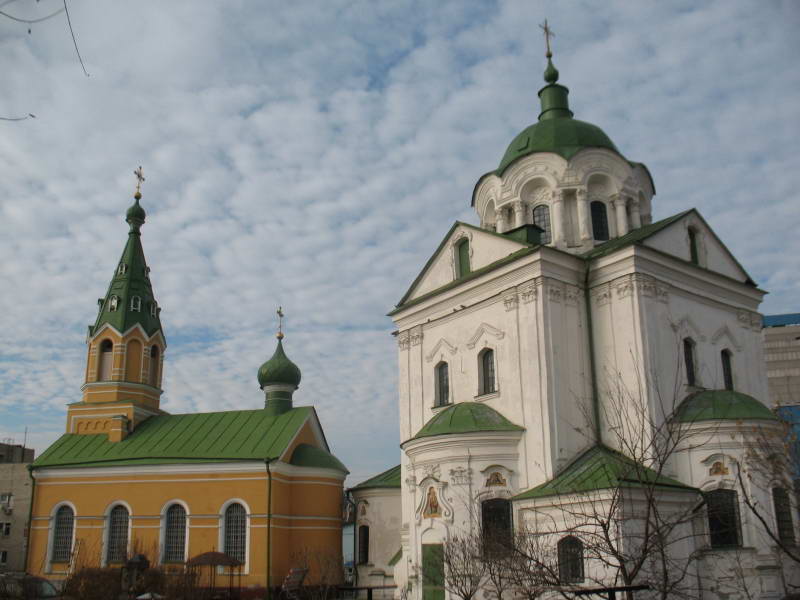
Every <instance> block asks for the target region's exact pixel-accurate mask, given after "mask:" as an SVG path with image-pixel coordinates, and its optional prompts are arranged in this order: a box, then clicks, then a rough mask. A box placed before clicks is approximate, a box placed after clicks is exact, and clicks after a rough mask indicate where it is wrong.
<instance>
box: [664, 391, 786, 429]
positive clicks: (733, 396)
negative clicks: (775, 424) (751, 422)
mask: <svg viewBox="0 0 800 600" xmlns="http://www.w3.org/2000/svg"><path fill="white" fill-rule="evenodd" d="M747 419H760V420H764V421H776V420H778V417H776V416H775V414H774V413H773V412H772V411H771V410H770V409H769V408H767V407H766V406H765V405H764V404H763V403H761V402H759V401H758V400H756V399H755V398H753V397H752V396H748V395H747V394H743V393H742V392H737V391H734V390H702V391H699V392H694V393H692V394H689V396H687V397H686V399H685V400H684V401H683V402H681V404H680V406H678V408H677V410H676V411H675V420H676V421H678V422H679V423H694V422H697V421H742V420H747Z"/></svg>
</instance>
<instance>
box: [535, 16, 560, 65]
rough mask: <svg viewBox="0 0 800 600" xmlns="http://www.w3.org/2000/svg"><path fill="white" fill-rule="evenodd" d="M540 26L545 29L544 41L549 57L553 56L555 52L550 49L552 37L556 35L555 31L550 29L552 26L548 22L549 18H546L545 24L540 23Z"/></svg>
mask: <svg viewBox="0 0 800 600" xmlns="http://www.w3.org/2000/svg"><path fill="white" fill-rule="evenodd" d="M539 27H540V28H541V29H542V31H544V43H545V44H546V45H547V54H546V56H547V58H550V57H551V56H553V53H552V52H551V51H550V38H551V37H556V34H555V32H554V31H553V30H552V29H550V26H549V25H548V24H547V19H545V20H544V24H543V25H539Z"/></svg>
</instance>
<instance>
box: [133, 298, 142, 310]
mask: <svg viewBox="0 0 800 600" xmlns="http://www.w3.org/2000/svg"><path fill="white" fill-rule="evenodd" d="M131 311H133V312H141V311H142V299H141V298H140V297H139V296H132V297H131Z"/></svg>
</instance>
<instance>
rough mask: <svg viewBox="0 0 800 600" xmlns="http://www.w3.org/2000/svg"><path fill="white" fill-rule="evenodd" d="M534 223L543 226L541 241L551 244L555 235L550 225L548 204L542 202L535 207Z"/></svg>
mask: <svg viewBox="0 0 800 600" xmlns="http://www.w3.org/2000/svg"><path fill="white" fill-rule="evenodd" d="M533 224H534V225H538V226H539V227H541V228H542V235H541V237H540V241H541V243H542V244H549V243H550V242H551V240H552V239H553V236H552V229H551V226H550V208H549V207H548V206H547V205H546V204H540V205H539V206H537V207H535V208H534V209H533Z"/></svg>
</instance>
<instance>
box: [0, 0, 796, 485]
mask: <svg viewBox="0 0 800 600" xmlns="http://www.w3.org/2000/svg"><path fill="white" fill-rule="evenodd" d="M0 4H2V6H0V10H1V11H3V12H5V13H7V14H9V15H12V16H14V17H17V18H23V19H34V18H38V17H41V16H45V15H47V14H50V13H52V12H54V11H56V10H58V9H59V8H60V7H61V6H62V4H61V3H60V2H58V1H57V0H41V1H40V2H33V0H16V1H12V2H7V1H5V2H2V3H0ZM68 6H69V16H70V19H71V23H72V26H73V30H74V33H75V38H76V40H77V45H78V48H79V50H80V54H81V56H82V58H83V60H84V63H85V66H86V70H87V72H88V73H89V76H88V77H87V76H85V75H84V73H83V71H82V69H81V65H80V63H79V61H78V58H77V56H76V53H75V48H74V47H73V41H72V38H71V36H70V30H69V26H68V23H67V20H66V15H65V14H64V13H61V14H59V15H57V16H55V17H53V18H51V19H49V20H46V21H43V22H41V23H37V24H34V25H32V26H31V32H30V33H28V26H27V25H25V24H23V23H20V22H17V21H14V20H12V19H9V18H6V17H3V16H2V15H0V73H2V74H3V76H2V83H0V117H3V118H15V117H22V116H24V115H26V114H28V113H33V114H35V115H36V118H35V119H33V118H28V119H26V120H23V121H4V120H0V290H1V291H0V440H2V439H5V438H11V439H14V440H15V441H16V442H17V443H21V442H22V441H23V436H24V431H25V428H26V427H27V429H28V435H27V443H28V445H32V446H33V447H34V448H36V450H37V452H42V451H43V450H44V449H45V448H46V447H47V445H48V444H50V443H51V442H52V441H54V440H55V439H56V438H57V437H58V436H59V435H61V433H62V432H63V430H64V425H65V405H66V404H67V403H69V402H75V401H78V400H80V397H81V390H80V387H81V384H82V378H83V373H84V366H85V358H86V346H85V336H86V326H87V325H88V324H89V323H90V322H92V321H93V320H94V318H95V315H96V310H97V304H96V300H97V298H99V297H101V296H103V295H104V294H105V291H106V288H107V286H108V283H109V281H110V279H111V277H112V274H113V272H114V268H115V266H116V263H117V261H118V258H119V255H120V253H121V252H122V248H123V246H124V243H125V239H126V235H127V229H128V228H127V225H126V224H125V223H124V214H125V210H126V209H127V207H128V206H129V205H130V204H131V201H132V194H133V191H134V187H135V177H134V175H133V170H134V169H135V168H137V167H138V166H139V165H142V166H143V169H144V174H145V177H146V181H145V183H144V185H143V188H142V193H143V198H142V206H143V207H144V208H145V209H146V210H147V223H146V224H145V225H144V227H143V230H142V242H143V245H144V249H145V254H146V256H147V260H148V264H149V266H150V268H151V269H152V272H151V280H152V282H153V286H154V289H155V294H156V298H157V300H158V302H159V305H160V306H161V307H162V313H161V320H162V324H163V327H164V331H165V334H166V337H167V343H168V348H167V352H166V355H165V367H164V385H163V387H164V395H163V397H162V408H164V409H165V410H167V411H169V412H195V411H215V410H235V409H249V408H258V407H260V406H262V405H263V395H262V393H261V391H260V390H259V389H258V384H257V381H256V371H257V369H258V367H259V365H260V364H261V363H262V362H264V361H265V360H266V359H267V358H269V357H270V356H271V355H272V352H273V351H274V348H275V337H274V334H275V331H276V326H277V317H276V314H275V311H276V308H277V307H278V306H279V305H280V306H283V309H284V311H285V313H286V321H285V331H286V339H285V340H284V345H285V349H286V352H287V354H288V355H289V356H290V358H291V359H292V360H293V361H294V362H295V363H296V364H297V365H298V366H299V367H300V368H301V370H302V374H303V380H302V383H301V386H300V389H299V390H298V391H297V393H296V394H295V404H297V405H305V404H313V405H314V406H315V407H316V409H317V411H318V414H319V417H320V419H321V421H322V424H323V427H324V429H325V432H326V436H327V440H328V442H329V444H330V446H331V449H332V451H333V452H334V454H336V455H337V456H338V457H339V458H340V459H341V460H342V461H343V462H344V463H345V464H346V465H347V466H348V467H349V469H350V471H351V475H350V477H349V479H348V481H347V483H348V485H349V484H353V483H356V482H358V481H360V480H363V479H365V478H367V477H368V476H371V475H373V474H375V473H378V472H380V471H383V470H385V469H387V468H389V467H391V466H394V465H396V464H397V463H399V460H400V459H399V452H400V450H399V446H398V444H399V442H400V439H399V432H398V411H397V345H396V342H395V340H394V338H393V337H392V335H391V332H392V330H393V327H392V323H391V320H390V319H389V318H388V317H386V313H387V312H388V311H389V310H391V309H392V308H393V307H394V305H395V304H396V302H397V301H398V300H399V299H400V297H401V296H402V295H403V293H404V292H405V290H406V289H407V287H408V285H409V284H410V283H411V281H412V280H413V279H414V277H415V276H416V275H417V274H418V272H419V270H420V269H421V268H422V266H423V265H424V264H425V261H426V260H427V259H428V257H429V256H430V254H431V253H432V252H433V250H434V249H435V248H436V246H437V245H438V243H439V242H440V240H441V238H442V237H443V236H444V234H445V233H446V232H447V230H448V229H449V227H450V226H451V225H452V223H453V221H455V220H464V221H467V222H471V223H477V221H478V219H477V215H476V214H475V213H474V212H473V211H472V209H471V208H470V198H471V193H472V189H473V186H474V185H475V182H476V181H477V180H478V178H479V177H480V176H481V175H482V174H484V173H486V172H487V171H490V170H493V169H495V168H496V167H497V165H498V163H499V162H500V158H501V157H502V155H503V153H504V151H505V148H506V146H507V145H508V143H509V142H510V141H511V139H512V138H513V137H514V136H515V135H516V134H517V133H518V132H520V131H521V130H522V129H524V128H525V127H526V126H527V125H529V124H531V123H532V122H534V121H535V120H536V117H537V115H538V98H537V96H536V92H537V91H538V89H539V88H540V87H541V86H542V85H543V80H542V72H543V70H544V66H545V59H544V41H543V37H542V35H541V30H540V29H539V27H538V25H539V24H540V23H542V22H543V21H544V19H545V18H547V19H548V21H549V23H550V25H551V26H552V28H553V30H554V31H555V32H556V37H555V38H554V40H553V50H554V62H555V64H556V66H557V67H558V69H559V71H560V72H561V80H560V83H563V84H564V85H566V86H568V87H569V88H570V103H571V108H572V110H573V111H574V112H575V116H576V117H577V118H580V119H582V120H585V121H589V122H591V123H595V124H597V125H599V126H601V127H602V128H603V130H604V131H605V132H606V133H607V134H608V135H609V136H610V137H611V139H612V140H613V141H614V142H615V144H616V146H617V147H618V148H619V149H620V151H621V152H622V153H623V154H624V155H625V156H626V157H627V158H629V159H631V160H635V161H640V162H644V163H645V164H647V166H648V168H649V169H650V172H651V173H652V175H653V178H654V181H655V185H656V190H657V195H656V196H655V198H654V201H653V210H654V218H655V219H660V218H663V217H666V216H669V215H671V214H674V213H676V212H679V211H682V210H685V209H687V208H691V207H696V208H698V209H699V210H700V212H701V213H702V214H703V215H704V217H705V218H706V220H707V221H708V222H709V224H710V225H711V227H712V228H714V229H715V231H716V232H717V234H718V235H719V236H720V237H721V239H722V240H723V241H724V242H725V243H726V244H727V246H728V247H729V248H730V249H731V251H732V252H733V253H734V254H735V255H736V257H737V258H738V259H739V261H740V262H741V263H742V264H743V266H744V267H745V269H747V270H748V272H749V273H750V275H751V277H752V278H753V279H755V280H756V282H757V283H758V284H759V286H760V287H761V288H762V289H765V290H767V291H769V292H770V293H769V295H768V296H766V299H765V301H764V303H763V304H762V307H761V310H762V312H763V313H765V314H776V313H784V312H800V299H799V297H800V294H799V292H800V277H798V260H797V256H798V255H800V236H799V235H798V234H797V230H798V225H800V209H798V203H799V202H800V198H799V197H798V192H797V190H798V189H800V159H799V158H798V157H799V156H800V152H798V150H799V148H798V139H800V137H799V136H798V133H800V69H798V68H797V57H798V56H800V36H799V35H797V31H798V30H800V3H798V2H795V1H791V0H787V1H785V2H779V1H772V0H752V1H736V0H717V1H698V0H686V1H683V0H675V1H672V2H663V1H655V0H652V1H651V0H639V1H636V2H631V1H629V0H625V1H621V0H614V1H603V2H588V1H563V0H561V1H540V0H514V1H512V0H509V1H496V2H489V1H472V2H469V1H465V0H458V1H446V0H438V1H436V2H430V1H428V0H422V1H419V2H411V1H401V0H391V1H383V2H382V1H374V0H365V1H344V0H325V1H324V2H323V1H317V2H277V1H264V2H255V1H250V2H245V1H226V2H196V1H179V0H176V1H173V2H166V3H165V2H155V1H148V0H143V1H141V2H135V3H131V2H122V1H117V0H113V1H112V0H109V1H107V2H102V3H100V2H89V1H88V0H71V2H69V3H68Z"/></svg>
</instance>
